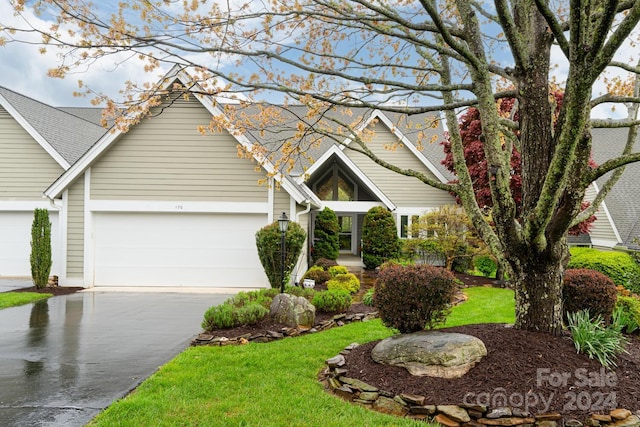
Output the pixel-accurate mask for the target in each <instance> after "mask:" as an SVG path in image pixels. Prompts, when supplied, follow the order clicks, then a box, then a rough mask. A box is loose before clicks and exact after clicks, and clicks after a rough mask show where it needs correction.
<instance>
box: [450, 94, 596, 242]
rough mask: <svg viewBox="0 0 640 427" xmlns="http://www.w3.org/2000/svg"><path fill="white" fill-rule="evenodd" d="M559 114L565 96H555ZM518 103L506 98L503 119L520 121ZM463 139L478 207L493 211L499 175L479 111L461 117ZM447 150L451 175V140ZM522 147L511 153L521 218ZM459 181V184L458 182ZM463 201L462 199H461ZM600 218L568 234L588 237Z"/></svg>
mask: <svg viewBox="0 0 640 427" xmlns="http://www.w3.org/2000/svg"><path fill="white" fill-rule="evenodd" d="M554 98H555V104H556V114H555V115H554V119H555V118H557V113H558V112H559V111H560V107H561V106H562V99H563V96H562V93H559V92H556V93H554ZM514 103H515V100H514V99H513V98H505V99H502V100H500V101H499V102H498V105H497V106H498V109H499V111H500V115H501V116H503V117H508V116H513V117H512V119H513V120H516V121H517V120H518V115H519V114H518V111H517V110H516V111H515V112H513V106H514ZM459 126H460V136H461V137H462V145H463V147H464V157H465V159H466V162H467V168H468V169H469V174H470V175H471V178H472V180H473V189H474V191H475V195H476V200H477V201H478V205H479V206H480V207H481V208H483V209H485V210H489V209H491V208H492V207H493V199H492V198H491V188H490V182H489V180H491V179H493V180H495V172H494V173H492V171H491V168H490V167H489V166H488V165H487V158H486V157H485V154H484V145H483V137H482V123H481V122H480V113H479V111H478V109H477V108H475V107H471V108H469V109H468V110H467V112H466V113H464V114H463V115H462V116H461V117H460V122H459ZM513 136H514V137H515V138H518V137H519V131H517V130H516V131H514V133H513ZM442 145H443V147H444V153H445V158H444V160H443V161H442V164H443V165H444V166H445V167H446V168H447V169H448V170H449V171H451V172H453V173H454V174H455V167H454V162H453V153H452V152H451V142H450V140H449V138H447V139H446V140H445V141H443V142H442ZM517 145H518V144H513V149H512V151H511V177H510V187H511V194H513V200H514V202H515V203H516V208H517V211H518V216H520V215H521V214H522V212H521V209H522V163H521V159H520V152H519V151H518V149H517V148H516V147H517ZM589 164H590V166H591V167H595V166H596V164H595V162H593V160H591V161H590V163H589ZM456 182H457V181H456ZM458 202H459V199H458ZM590 205H591V203H589V202H586V201H585V202H582V206H581V210H585V209H586V208H588V207H589V206H590ZM596 219H597V218H596V216H594V215H591V216H590V217H589V218H587V219H586V220H584V221H582V222H581V223H579V224H577V225H575V226H573V227H571V228H570V229H569V231H568V233H569V234H570V235H573V236H577V235H580V234H586V233H589V231H591V228H592V227H593V222H594V221H595V220H596Z"/></svg>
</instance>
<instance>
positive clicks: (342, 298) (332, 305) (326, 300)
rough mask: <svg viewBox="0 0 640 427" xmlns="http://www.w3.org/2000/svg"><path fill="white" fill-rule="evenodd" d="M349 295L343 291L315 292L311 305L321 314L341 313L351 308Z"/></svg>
mask: <svg viewBox="0 0 640 427" xmlns="http://www.w3.org/2000/svg"><path fill="white" fill-rule="evenodd" d="M351 301H352V300H351V294H350V293H349V292H348V291H343V290H329V291H321V292H317V293H316V294H315V295H314V297H313V300H312V301H311V304H313V305H314V307H315V308H316V310H318V311H319V312H322V313H343V312H345V311H347V310H348V309H349V307H350V306H351Z"/></svg>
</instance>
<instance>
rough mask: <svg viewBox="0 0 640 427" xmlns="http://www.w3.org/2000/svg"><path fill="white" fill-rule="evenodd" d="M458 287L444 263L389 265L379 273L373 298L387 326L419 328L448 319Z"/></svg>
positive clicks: (402, 329)
mask: <svg viewBox="0 0 640 427" xmlns="http://www.w3.org/2000/svg"><path fill="white" fill-rule="evenodd" d="M457 287H458V285H457V282H456V279H455V276H454V275H453V273H451V272H450V271H448V270H446V269H444V268H441V267H434V266H431V265H410V266H400V265H389V266H387V267H385V268H384V269H382V270H380V273H379V274H378V278H377V279H376V284H375V289H376V290H375V293H374V295H373V302H374V306H375V307H376V308H377V309H378V313H379V314H380V318H381V319H382V323H384V325H385V326H387V327H389V328H394V329H397V330H399V331H400V332H401V333H410V332H417V331H421V330H423V329H425V328H429V329H431V328H433V327H434V326H436V325H437V324H439V323H441V322H443V321H444V320H445V319H446V317H447V315H448V314H449V311H450V307H451V301H452V299H453V297H454V295H455V292H456V290H457Z"/></svg>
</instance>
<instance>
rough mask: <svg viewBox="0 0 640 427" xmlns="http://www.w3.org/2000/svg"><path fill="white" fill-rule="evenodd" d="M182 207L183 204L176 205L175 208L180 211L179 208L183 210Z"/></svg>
mask: <svg viewBox="0 0 640 427" xmlns="http://www.w3.org/2000/svg"><path fill="white" fill-rule="evenodd" d="M183 209H184V206H182V205H176V210H177V211H181V210H183Z"/></svg>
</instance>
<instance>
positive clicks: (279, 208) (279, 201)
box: [273, 188, 291, 219]
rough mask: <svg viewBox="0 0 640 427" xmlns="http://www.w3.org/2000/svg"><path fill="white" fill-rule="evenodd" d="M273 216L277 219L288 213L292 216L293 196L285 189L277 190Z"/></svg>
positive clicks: (274, 198)
mask: <svg viewBox="0 0 640 427" xmlns="http://www.w3.org/2000/svg"><path fill="white" fill-rule="evenodd" d="M273 196H274V197H273V216H274V219H277V218H278V217H279V216H280V215H282V212H286V213H287V215H291V212H289V209H290V208H291V205H290V202H291V196H290V195H289V193H287V192H286V191H285V190H284V189H283V188H276V189H275V191H274V195H273Z"/></svg>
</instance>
